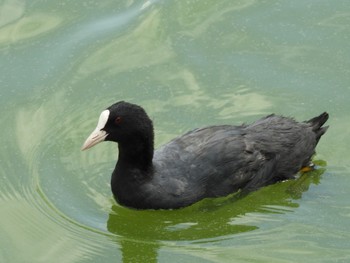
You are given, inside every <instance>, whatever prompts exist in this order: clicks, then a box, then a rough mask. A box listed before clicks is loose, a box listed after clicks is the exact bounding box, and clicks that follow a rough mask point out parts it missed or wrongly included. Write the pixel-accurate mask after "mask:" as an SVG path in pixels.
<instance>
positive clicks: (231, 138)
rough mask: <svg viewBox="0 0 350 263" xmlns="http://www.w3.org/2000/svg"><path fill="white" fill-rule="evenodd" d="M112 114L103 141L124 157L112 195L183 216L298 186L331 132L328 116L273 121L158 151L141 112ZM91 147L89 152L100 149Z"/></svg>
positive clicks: (204, 133) (206, 134) (121, 106)
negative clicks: (265, 190)
mask: <svg viewBox="0 0 350 263" xmlns="http://www.w3.org/2000/svg"><path fill="white" fill-rule="evenodd" d="M106 112H107V113H106V114H107V115H108V119H106V121H105V125H104V127H99V129H100V132H103V134H104V136H103V139H99V140H100V141H102V140H106V141H114V142H117V143H118V149H119V157H118V161H117V164H116V167H115V169H114V171H113V174H112V180H111V187H112V192H113V194H114V196H115V199H116V200H117V201H118V202H119V203H120V204H122V205H125V206H128V207H133V208H138V209H171V208H180V207H185V206H188V205H191V204H193V203H195V202H197V201H199V200H201V199H203V198H207V197H219V196H225V195H228V194H230V193H233V192H236V191H238V190H241V191H246V192H249V191H252V190H256V189H258V188H260V187H262V186H266V185H269V184H272V183H275V182H278V181H281V180H286V179H291V178H294V176H295V175H296V174H297V173H298V171H300V169H301V168H302V167H305V166H308V165H309V163H310V160H311V157H312V155H313V154H314V153H315V147H316V145H317V143H318V141H319V139H320V137H321V136H322V135H323V134H324V133H325V132H326V130H327V128H328V127H322V125H323V124H324V123H325V122H326V121H327V119H328V114H327V113H323V114H321V115H320V116H318V117H315V118H312V119H311V120H309V121H305V122H296V121H295V120H293V119H291V118H286V117H281V116H276V115H269V116H267V117H265V118H263V119H260V120H258V121H256V122H254V123H252V124H250V125H242V126H232V125H220V126H210V127H205V128H200V129H195V130H193V131H190V132H188V133H186V134H184V135H182V136H179V137H177V138H175V139H173V140H172V141H170V142H169V143H167V144H165V145H163V146H162V147H160V148H159V149H158V150H156V151H154V149H153V144H154V133H153V125H152V121H151V120H150V118H149V117H148V116H147V114H146V112H145V111H144V110H143V109H142V108H141V107H140V106H137V105H135V104H131V103H127V102H118V103H116V104H113V105H112V106H110V107H109V108H108V109H107V111H106ZM101 116H102V114H101ZM102 122H103V121H102ZM95 131H96V130H95ZM97 132H98V129H97ZM96 136H97V135H96ZM89 138H90V137H89ZM88 140H89V139H88ZM88 140H87V142H86V143H85V145H84V146H83V148H84V149H86V148H89V147H91V146H93V145H94V144H96V143H98V142H99V141H97V142H96V140H95V142H93V143H92V145H89V142H88Z"/></svg>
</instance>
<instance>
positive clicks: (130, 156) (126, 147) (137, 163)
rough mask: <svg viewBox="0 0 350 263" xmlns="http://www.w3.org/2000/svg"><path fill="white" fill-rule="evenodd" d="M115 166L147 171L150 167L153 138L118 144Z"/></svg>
mask: <svg viewBox="0 0 350 263" xmlns="http://www.w3.org/2000/svg"><path fill="white" fill-rule="evenodd" d="M118 149H119V157H118V162H117V166H120V167H123V168H124V169H127V168H130V169H139V170H142V171H147V170H148V169H150V168H151V167H152V159H153V152H154V148H153V137H150V138H143V139H142V140H141V139H134V140H129V141H127V142H123V143H119V144H118Z"/></svg>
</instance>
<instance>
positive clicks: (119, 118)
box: [114, 116, 122, 124]
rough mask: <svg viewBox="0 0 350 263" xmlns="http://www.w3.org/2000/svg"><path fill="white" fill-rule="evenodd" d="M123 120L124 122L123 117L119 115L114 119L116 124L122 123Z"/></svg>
mask: <svg viewBox="0 0 350 263" xmlns="http://www.w3.org/2000/svg"><path fill="white" fill-rule="evenodd" d="M121 122H122V117H119V116H118V117H117V118H115V120H114V123H115V124H120V123H121Z"/></svg>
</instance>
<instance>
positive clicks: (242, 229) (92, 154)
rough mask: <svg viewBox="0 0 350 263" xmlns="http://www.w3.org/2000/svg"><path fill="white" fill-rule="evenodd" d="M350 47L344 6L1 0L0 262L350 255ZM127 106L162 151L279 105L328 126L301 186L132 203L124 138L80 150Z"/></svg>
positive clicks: (346, 258) (251, 0)
mask: <svg viewBox="0 0 350 263" xmlns="http://www.w3.org/2000/svg"><path fill="white" fill-rule="evenodd" d="M349 43H350V3H349V1H348V0H343V1H340V0H336V1H322V0H317V1H316V0H315V1H311V0H308V1H286V0H281V1H277V0H274V1H255V0H245V1H231V0H227V1H209V0H208V1H205V0H201V1H192V0H190V1H182V0H181V1H170V0H168V1H166V0H159V1H133V0H124V1H96V0H95V1H68V0H66V1H24V0H4V1H0V89H1V93H0V112H1V114H0V123H1V131H2V132H1V136H0V145H1V147H0V164H1V165H0V209H1V216H0V262H350V254H349V251H350V205H349V192H350V190H349V189H350V167H349V157H350V153H349V150H348V148H349V146H348V145H350V139H349V136H348V134H349V130H350V124H349V112H350V104H349V101H350V45H349ZM118 100H127V101H131V102H134V103H137V104H140V105H143V106H144V107H145V109H146V110H147V112H148V113H149V115H150V116H151V117H152V119H153V120H154V123H155V133H156V146H159V145H161V144H163V143H165V142H167V141H168V140H170V139H171V138H173V137H175V136H176V135H179V134H181V133H183V132H185V131H188V130H190V129H193V128H196V127H201V126H204V125H209V124H223V123H237V124H239V123H243V122H250V121H253V120H254V119H257V118H259V117H261V116H263V115H265V114H269V113H272V112H274V113H278V114H283V115H287V116H295V117H296V118H297V119H298V120H305V119H308V118H311V117H313V116H315V115H317V114H319V113H321V112H323V111H325V110H326V111H328V112H329V113H330V116H331V118H330V120H329V125H330V126H331V128H330V129H329V130H328V132H327V134H326V135H325V136H324V137H323V138H322V140H321V142H320V144H319V146H318V148H317V156H316V157H315V159H316V160H318V161H319V162H318V163H319V164H320V165H319V169H318V170H316V171H314V172H311V173H307V174H304V175H303V176H301V177H300V178H299V179H297V180H295V181H289V182H283V183H279V184H276V185H273V186H270V187H266V188H264V189H261V190H260V191H257V192H255V193H252V194H250V195H248V196H246V197H245V198H236V197H235V196H230V197H227V198H222V199H216V200H204V201H203V202H200V203H198V204H196V205H194V206H192V207H189V208H186V209H181V210H174V211H135V210H131V209H127V208H123V207H121V206H119V205H117V204H116V203H115V202H114V201H113V198H112V195H111V192H110V187H109V180H110V174H111V172H112V170H113V168H114V164H115V160H116V157H117V150H116V146H115V145H114V144H112V143H102V144H100V145H98V146H96V147H94V148H93V149H91V150H89V151H87V152H81V151H80V147H81V145H82V143H83V142H84V140H85V139H86V137H87V136H88V135H89V133H90V132H91V131H92V129H93V128H94V127H95V125H96V122H97V119H98V116H99V114H100V112H101V111H102V110H103V109H104V108H105V107H107V106H109V105H110V104H112V103H114V102H116V101H118ZM325 163H326V165H325Z"/></svg>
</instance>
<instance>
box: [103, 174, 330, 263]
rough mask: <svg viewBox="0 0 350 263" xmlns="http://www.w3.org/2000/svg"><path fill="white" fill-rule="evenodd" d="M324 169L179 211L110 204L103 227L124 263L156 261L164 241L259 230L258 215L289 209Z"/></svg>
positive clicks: (217, 239) (216, 239) (222, 236)
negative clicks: (245, 193) (138, 208)
mask: <svg viewBox="0 0 350 263" xmlns="http://www.w3.org/2000/svg"><path fill="white" fill-rule="evenodd" d="M323 173H324V169H322V168H321V169H318V170H315V171H313V172H310V173H306V174H303V175H301V176H300V177H299V178H298V179H296V180H290V181H286V182H282V183H278V184H276V185H272V186H268V187H265V188H263V189H261V190H259V191H257V192H254V193H251V194H249V195H247V196H244V197H242V196H239V195H237V194H236V195H232V196H230V197H226V198H218V199H207V200H204V201H202V202H199V203H197V204H195V205H192V206H191V207H188V208H184V209H179V210H172V211H158V210H157V211H137V210H132V209H128V208H123V207H120V206H118V205H113V207H112V211H111V213H110V215H109V218H108V221H107V229H108V231H109V232H111V233H113V234H115V235H116V237H115V238H114V240H115V242H116V243H117V244H119V245H120V246H121V250H122V252H123V261H124V262H135V261H134V260H136V259H140V258H143V260H144V261H146V262H157V253H158V252H157V251H158V250H159V249H160V248H161V247H162V245H163V243H164V242H171V241H177V243H179V242H180V241H183V242H186V243H188V242H192V243H193V244H200V243H207V242H209V243H212V242H220V241H221V240H225V239H227V238H229V237H230V236H232V235H235V234H238V233H243V232H248V231H253V230H256V229H258V228H259V227H258V226H257V225H255V224H257V223H258V222H259V223H260V221H261V219H262V218H264V217H266V219H265V220H273V219H272V218H271V216H269V214H270V213H272V214H281V213H282V214H283V213H288V212H293V208H296V207H298V203H297V202H296V201H295V200H297V199H300V198H301V196H302V193H303V192H305V191H307V190H308V188H309V187H310V184H318V183H319V180H320V177H321V175H322V174H323ZM243 219H244V220H243ZM275 220H277V219H275ZM178 245H180V244H178ZM180 246H181V245H180ZM135 248H137V249H135Z"/></svg>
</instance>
